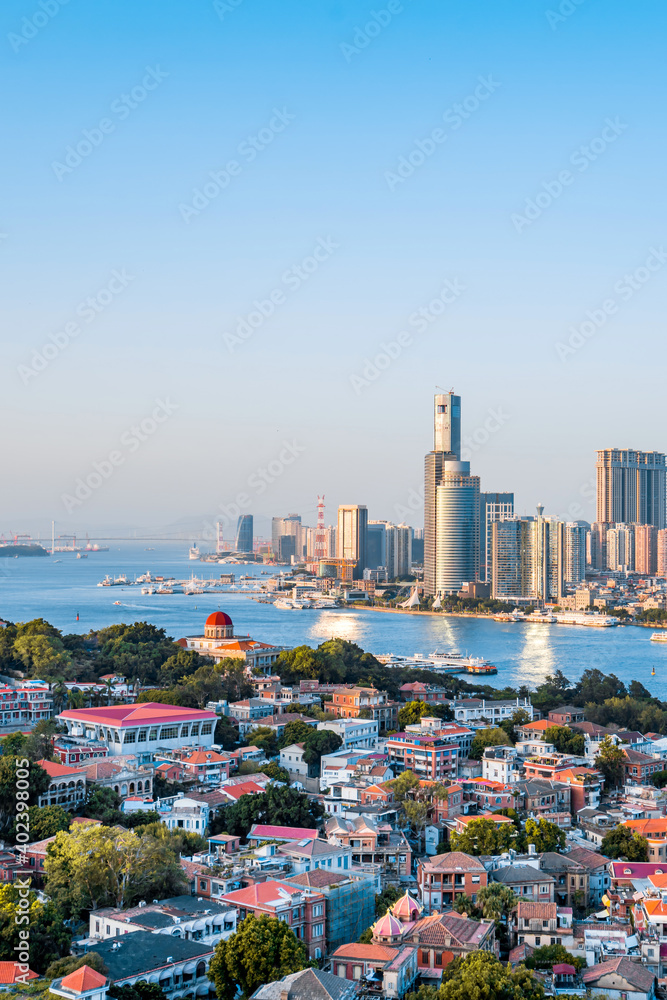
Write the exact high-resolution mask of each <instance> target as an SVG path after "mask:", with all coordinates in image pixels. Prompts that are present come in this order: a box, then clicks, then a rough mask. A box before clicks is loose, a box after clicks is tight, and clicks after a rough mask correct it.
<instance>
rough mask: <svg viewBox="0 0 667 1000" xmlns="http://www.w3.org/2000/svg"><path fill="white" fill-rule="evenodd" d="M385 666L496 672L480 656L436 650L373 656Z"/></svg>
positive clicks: (445, 672) (440, 670)
mask: <svg viewBox="0 0 667 1000" xmlns="http://www.w3.org/2000/svg"><path fill="white" fill-rule="evenodd" d="M375 659H376V660H379V662H380V663H382V664H384V666H386V667H412V668H413V669H418V670H432V671H433V672H434V673H437V674H463V673H468V674H496V673H498V671H497V669H496V667H494V665H493V664H492V663H489V661H488V660H485V659H483V658H482V657H481V656H467V655H466V656H464V655H463V654H462V653H440V652H438V651H437V650H436V651H435V652H433V653H429V655H428V656H421V655H420V654H419V653H415V655H414V656H395V655H394V654H392V653H388V654H386V653H385V654H380V655H379V656H376V657H375Z"/></svg>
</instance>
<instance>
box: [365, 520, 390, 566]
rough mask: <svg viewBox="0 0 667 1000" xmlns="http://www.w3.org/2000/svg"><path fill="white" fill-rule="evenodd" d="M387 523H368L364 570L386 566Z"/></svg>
mask: <svg viewBox="0 0 667 1000" xmlns="http://www.w3.org/2000/svg"><path fill="white" fill-rule="evenodd" d="M387 525H388V522H387V521H369V522H368V536H367V547H366V569H378V568H379V567H380V566H386V565H387Z"/></svg>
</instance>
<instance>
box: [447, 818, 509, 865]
mask: <svg viewBox="0 0 667 1000" xmlns="http://www.w3.org/2000/svg"><path fill="white" fill-rule="evenodd" d="M449 841H450V844H451V847H452V850H453V851H463V853H464V854H472V855H473V856H476V855H479V854H500V853H501V852H502V851H507V850H509V848H510V847H514V846H515V845H516V842H517V829H516V827H515V826H514V824H513V823H501V824H499V825H496V824H495V823H494V822H493V820H491V819H485V818H484V817H480V819H473V820H471V822H470V823H467V824H466V828H465V830H464V832H463V833H450V835H449Z"/></svg>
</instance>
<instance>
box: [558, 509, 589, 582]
mask: <svg viewBox="0 0 667 1000" xmlns="http://www.w3.org/2000/svg"><path fill="white" fill-rule="evenodd" d="M587 535H588V525H587V524H586V523H585V522H583V521H568V522H567V524H566V525H565V526H564V528H563V536H564V537H563V546H564V565H563V578H564V580H565V583H566V584H569V585H571V586H574V585H575V584H579V583H583V582H584V580H585V579H586V540H587Z"/></svg>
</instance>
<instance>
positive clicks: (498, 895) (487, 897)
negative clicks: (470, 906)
mask: <svg viewBox="0 0 667 1000" xmlns="http://www.w3.org/2000/svg"><path fill="white" fill-rule="evenodd" d="M516 902H517V900H516V895H515V893H514V892H513V891H512V889H510V887H509V886H507V885H503V883H502V882H491V883H490V885H484V886H482V888H481V889H480V890H479V892H478V893H477V906H478V907H479V908H480V910H481V911H482V916H483V917H484V918H485V919H486V920H495V921H496V923H506V922H507V919H508V917H509V915H510V913H511V912H512V910H513V909H514V908H515V906H516Z"/></svg>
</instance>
